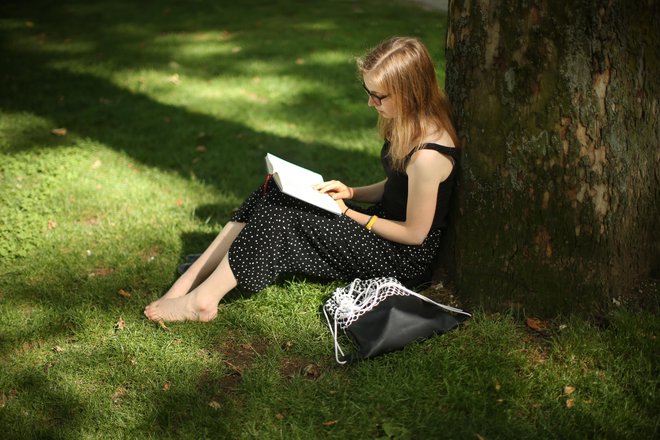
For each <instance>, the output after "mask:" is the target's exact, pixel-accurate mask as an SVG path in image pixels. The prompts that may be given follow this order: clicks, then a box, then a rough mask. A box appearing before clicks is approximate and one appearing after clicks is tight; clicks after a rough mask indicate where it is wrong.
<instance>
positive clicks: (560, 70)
mask: <svg viewBox="0 0 660 440" xmlns="http://www.w3.org/2000/svg"><path fill="white" fill-rule="evenodd" d="M657 3H658V2H656V1H654V0H640V1H629V0H609V1H607V0H574V1H571V2H562V1H551V0H536V1H534V0H527V1H525V0H517V1H516V0H501V1H497V0H493V1H488V0H481V1H470V0H454V1H452V2H451V3H450V7H449V26H448V32H447V56H446V59H447V72H446V84H447V86H446V88H447V93H448V95H449V98H450V100H451V102H452V104H453V107H454V118H455V121H456V124H457V128H458V130H459V133H460V137H461V142H462V147H463V161H462V167H461V178H460V180H459V186H458V192H457V200H456V206H455V209H454V222H453V227H452V231H450V241H451V242H452V243H453V245H452V246H451V249H450V255H451V259H452V260H453V261H454V264H455V266H454V269H455V270H454V277H455V282H456V287H457V290H458V292H459V293H460V294H461V295H464V296H465V297H467V298H469V299H472V300H473V301H478V302H481V303H482V304H484V305H485V306H486V307H493V306H495V307H496V308H500V307H501V306H505V307H510V306H514V307H516V306H522V307H524V308H525V309H526V310H527V311H529V312H533V313H540V314H554V313H557V312H567V311H573V310H582V311H585V310H588V309H590V308H591V307H592V306H593V305H595V304H598V305H605V304H608V303H611V302H612V301H613V300H616V299H618V298H619V297H620V296H623V295H626V294H628V293H629V292H630V290H631V289H632V287H633V286H635V284H636V283H637V282H638V281H639V278H640V277H642V276H645V275H648V274H649V272H650V271H652V270H654V269H655V270H657V267H658V261H659V254H660V252H659V245H658V243H659V242H660V240H659V237H660V234H659V229H660V222H659V219H660V208H659V206H660V203H659V202H660V185H659V181H660V170H659V167H658V165H659V164H660V148H659V147H660V125H659V124H658V111H659V110H660V109H659V108H658V99H659V97H660V87H659V84H660V68H659V65H660V64H659V59H660V39H659V38H657V36H658V29H660V14H659V8H658V4H657Z"/></svg>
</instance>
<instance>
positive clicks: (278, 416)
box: [275, 413, 284, 420]
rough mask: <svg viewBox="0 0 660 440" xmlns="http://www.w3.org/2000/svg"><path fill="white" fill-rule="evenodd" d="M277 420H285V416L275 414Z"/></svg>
mask: <svg viewBox="0 0 660 440" xmlns="http://www.w3.org/2000/svg"><path fill="white" fill-rule="evenodd" d="M275 418H276V419H277V420H284V414H282V413H277V414H275Z"/></svg>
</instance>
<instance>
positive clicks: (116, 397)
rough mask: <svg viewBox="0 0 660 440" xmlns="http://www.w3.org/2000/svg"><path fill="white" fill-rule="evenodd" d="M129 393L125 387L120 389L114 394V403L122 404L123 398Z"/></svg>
mask: <svg viewBox="0 0 660 440" xmlns="http://www.w3.org/2000/svg"><path fill="white" fill-rule="evenodd" d="M126 393H128V390H127V389H126V387H124V386H120V387H118V388H117V389H116V390H115V392H114V393H113V394H112V397H111V399H112V403H114V404H117V403H119V402H121V398H122V397H124V396H125V395H126Z"/></svg>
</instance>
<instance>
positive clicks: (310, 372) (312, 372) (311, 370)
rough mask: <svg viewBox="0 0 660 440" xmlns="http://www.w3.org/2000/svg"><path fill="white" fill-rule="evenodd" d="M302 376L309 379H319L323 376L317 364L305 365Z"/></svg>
mask: <svg viewBox="0 0 660 440" xmlns="http://www.w3.org/2000/svg"><path fill="white" fill-rule="evenodd" d="M302 374H303V376H304V377H305V378H307V379H318V378H319V376H321V369H320V368H319V366H318V365H316V364H309V365H305V367H304V368H303V369H302Z"/></svg>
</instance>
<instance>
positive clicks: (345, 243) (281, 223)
mask: <svg viewBox="0 0 660 440" xmlns="http://www.w3.org/2000/svg"><path fill="white" fill-rule="evenodd" d="M356 209H357V210H360V209H359V208H357V207H356ZM361 211H362V212H365V213H369V214H376V215H378V216H379V217H381V218H385V216H384V214H383V213H382V212H379V208H378V206H377V205H376V206H374V207H372V209H371V211H369V212H368V211H365V210H361ZM231 220H232V221H235V222H242V223H246V225H245V227H244V228H243V230H242V231H241V232H240V234H239V235H238V237H237V238H236V240H234V243H233V244H232V246H231V247H230V249H229V265H230V267H231V270H232V272H233V273H234V276H235V277H236V280H237V282H238V285H239V286H240V287H241V288H244V289H246V290H251V291H258V290H261V289H263V288H264V287H266V286H268V285H270V284H273V283H274V282H275V281H276V280H277V277H278V275H280V274H302V275H309V276H314V277H320V278H325V279H332V280H345V281H352V280H353V279H355V278H361V279H367V278H374V277H384V276H391V277H395V278H397V279H399V280H400V281H404V280H408V279H413V278H415V277H418V276H420V275H421V274H422V273H424V272H425V271H426V270H427V269H428V267H429V266H430V265H431V264H432V262H433V258H434V256H435V254H436V251H437V249H438V246H439V244H440V235H441V233H440V231H439V230H437V231H433V232H431V233H430V234H429V236H428V237H427V238H426V240H425V241H424V243H422V244H421V245H419V246H408V245H403V244H399V243H394V242H392V241H389V240H385V239H383V238H381V237H379V236H378V235H376V233H374V232H372V231H368V230H367V229H366V228H365V227H364V226H363V225H361V224H359V223H357V222H356V221H354V220H352V219H351V218H349V217H347V216H344V215H340V216H337V215H335V214H332V213H330V212H327V211H325V210H322V209H320V208H317V207H315V206H313V205H310V204H308V203H305V202H302V201H300V200H298V199H295V198H293V197H290V196H288V195H286V194H284V193H282V192H280V190H279V189H278V188H277V185H275V184H274V183H273V182H272V181H271V182H270V183H269V184H267V186H266V187H265V188H263V187H262V188H259V189H258V190H256V191H255V192H254V193H252V195H250V197H248V198H247V200H246V201H245V202H244V203H243V205H241V207H240V208H239V209H238V210H237V211H236V213H235V214H234V215H233V216H232V218H231Z"/></svg>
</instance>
